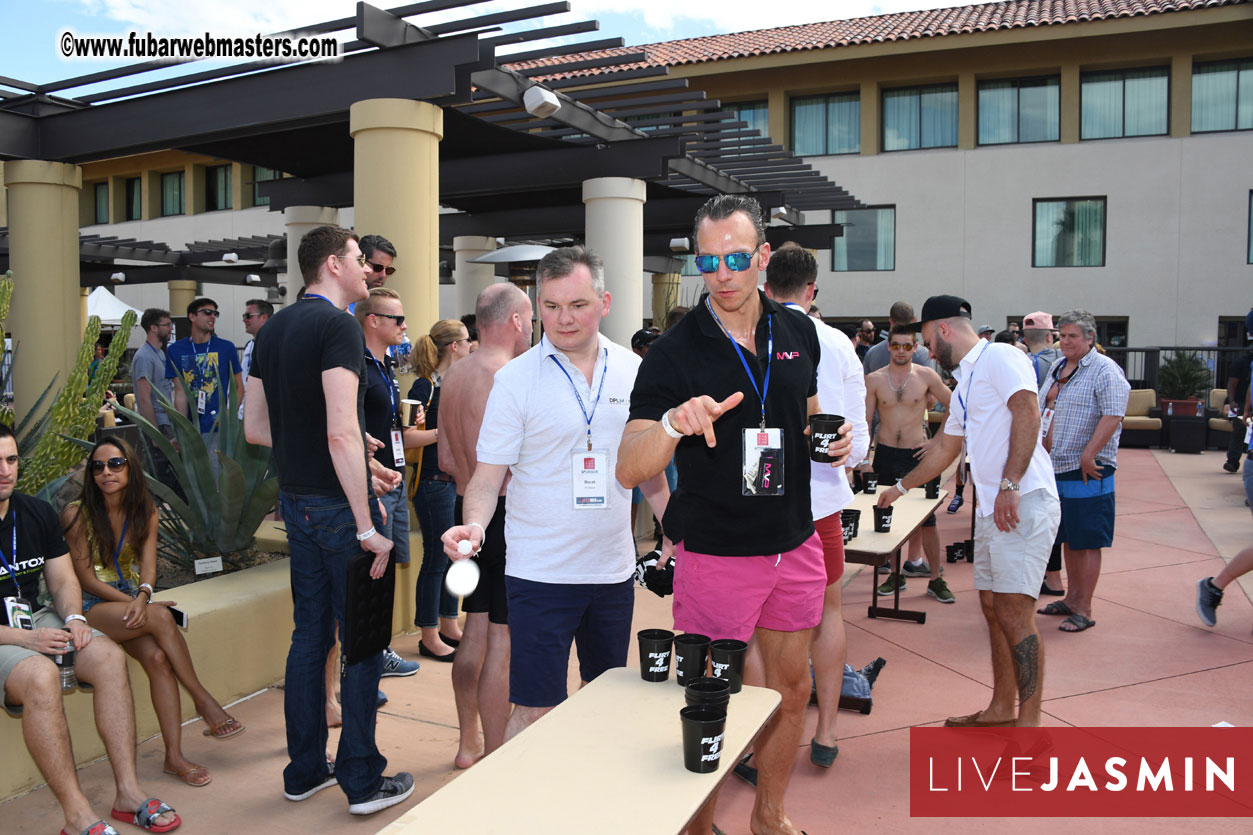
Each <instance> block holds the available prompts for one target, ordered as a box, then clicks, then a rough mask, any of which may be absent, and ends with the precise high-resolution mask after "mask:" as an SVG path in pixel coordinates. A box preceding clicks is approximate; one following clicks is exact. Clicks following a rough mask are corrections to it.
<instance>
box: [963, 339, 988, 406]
mask: <svg viewBox="0 0 1253 835" xmlns="http://www.w3.org/2000/svg"><path fill="white" fill-rule="evenodd" d="M987 352H988V346H986V345H985V346H984V347H983V350H981V351H980V352H979V356H977V357H975V361H974V362H972V363H971V364H970V376H969V377H967V378H966V397H969V396H970V387H971V386H973V385H974V384H975V369H976V368H977V367H978V366H979V360H981V359H983V355H984V354H986V353H987ZM957 402H958V403H960V404H961V407H962V423H966V422H967V421H968V420H969V419H970V413H969V412H967V411H966V398H965V397H962V395H961V392H960V391H959V392H957Z"/></svg>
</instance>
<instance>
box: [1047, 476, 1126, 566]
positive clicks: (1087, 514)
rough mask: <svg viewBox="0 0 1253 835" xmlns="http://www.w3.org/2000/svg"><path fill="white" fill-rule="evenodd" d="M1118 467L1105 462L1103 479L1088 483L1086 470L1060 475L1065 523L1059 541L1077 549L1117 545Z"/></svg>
mask: <svg viewBox="0 0 1253 835" xmlns="http://www.w3.org/2000/svg"><path fill="white" fill-rule="evenodd" d="M1115 472H1116V468H1115V467H1111V466H1109V465H1108V464H1102V465H1101V478H1099V479H1095V478H1089V479H1088V481H1087V483H1086V484H1085V483H1084V481H1083V471H1082V470H1071V471H1069V472H1065V473H1058V474H1057V496H1058V498H1059V499H1061V503H1062V522H1061V524H1060V525H1058V526H1057V542H1059V543H1061V544H1064V545H1066V546H1068V547H1070V548H1072V549H1074V550H1076V551H1088V550H1091V549H1094V548H1108V547H1110V546H1111V545H1113V544H1114V473H1115Z"/></svg>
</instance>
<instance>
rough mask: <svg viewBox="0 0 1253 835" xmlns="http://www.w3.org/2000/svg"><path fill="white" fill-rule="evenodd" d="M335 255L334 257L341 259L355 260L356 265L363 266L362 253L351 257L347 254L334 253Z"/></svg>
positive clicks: (363, 257) (363, 258)
mask: <svg viewBox="0 0 1253 835" xmlns="http://www.w3.org/2000/svg"><path fill="white" fill-rule="evenodd" d="M335 257H336V258H339V259H340V260H341V261H356V262H357V266H358V267H365V256H364V255H356V256H353V257H351V258H350V257H348V256H347V255H336V256H335Z"/></svg>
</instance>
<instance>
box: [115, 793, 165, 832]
mask: <svg viewBox="0 0 1253 835" xmlns="http://www.w3.org/2000/svg"><path fill="white" fill-rule="evenodd" d="M173 811H174V810H173V809H172V808H170V807H169V806H167V805H166V804H164V803H162V802H161V801H160V800H157V799H156V798H155V797H150V798H148V799H147V800H145V801H144V802H143V803H141V804H140V806H139V808H138V809H136V810H135V811H134V812H122V811H119V810H117V809H114V810H113V811H112V812H111V813H110V814H112V815H113V819H114V820H115V821H121V822H122V823H130V824H134V825H135V826H138V827H139V828H140V829H146V830H148V831H149V832H169V831H171V830H173V829H178V828H179V827H180V826H182V825H183V819H182V818H180V817H179V816H178V814H177V813H175V815H174V820H172V821H170V822H169V823H167V824H159V823H156V819H157V818H159V817H161V816H162V815H164V814H165V813H166V812H173Z"/></svg>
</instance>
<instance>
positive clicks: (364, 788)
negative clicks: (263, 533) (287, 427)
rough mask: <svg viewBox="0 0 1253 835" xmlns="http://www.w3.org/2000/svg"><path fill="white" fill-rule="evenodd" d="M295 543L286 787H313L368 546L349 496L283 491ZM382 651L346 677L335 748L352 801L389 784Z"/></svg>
mask: <svg viewBox="0 0 1253 835" xmlns="http://www.w3.org/2000/svg"><path fill="white" fill-rule="evenodd" d="M279 505H280V507H281V509H282V512H283V522H284V524H285V525H286V526H287V543H288V546H289V547H290V549H291V590H292V619H293V620H294V621H295V629H293V630H292V637H291V649H290V650H289V651H288V653H287V681H286V684H285V686H284V690H283V713H284V716H285V718H286V721H287V755H288V757H290V759H291V762H289V763H288V764H287V767H286V768H284V769H283V788H284V790H286V791H287V792H288V793H291V794H299V793H302V792H305V791H307V790H309V789H311V788H313V787H314V786H316V785H318V784H319V783H321V782H322V781H323V780H325V779H326V774H327V768H326V739H327V732H326V687H325V681H324V679H323V670H324V669H325V668H326V656H327V653H329V652H330V650H331V646H332V645H333V644H334V642H335V624H336V623H338V624H339V628H340V630H341V632H342V630H343V622H344V600H345V586H346V582H345V581H346V578H347V573H348V561H349V560H351V559H352V558H353V557H355V556H357V555H358V554H360V553H361V552H362V551H361V545H360V543H358V542H357V538H356V533H357V526H356V523H355V522H354V520H353V517H352V511H351V509H349V507H348V500H347V499H346V498H344V497H343V496H316V495H293V494H291V493H285V492H280V493H279ZM370 506H371V511H370V512H371V516H372V517H373V521H374V524H375V526H376V527H377V526H379V525H380V524H382V520H381V518H380V517H379V513H378V503H377V502H373V501H371V502H370ZM382 671H383V654H382V653H381V652H380V653H379V654H378V655H376V656H375V657H374V658H372V659H370V660H368V661H362V662H360V663H358V664H353V665H351V666H349V667H348V668H347V671H346V673H345V675H344V676H343V678H342V679H341V680H340V703H341V705H342V706H343V717H344V729H343V732H342V733H341V734H340V738H339V749H338V751H337V753H336V755H335V776H336V777H337V778H338V779H339V785H340V788H342V789H343V790H344V794H346V795H348V802H349V803H358V802H361V801H363V800H366V799H368V798H369V797H370V796H371V795H373V794H374V793H375V792H377V791H378V788H379V786H380V785H381V784H382V775H383V769H384V768H386V766H387V760H386V759H385V758H384V757H383V755H382V754H380V753H379V750H378V746H377V745H375V742H374V723H375V717H376V714H377V712H378V685H379V676H380V674H381V673H382Z"/></svg>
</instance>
